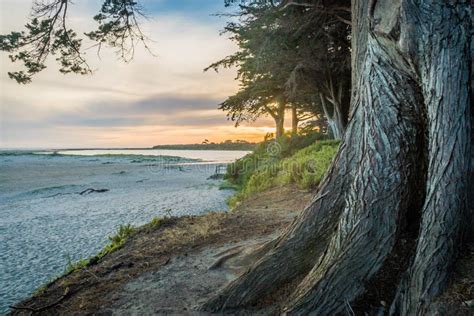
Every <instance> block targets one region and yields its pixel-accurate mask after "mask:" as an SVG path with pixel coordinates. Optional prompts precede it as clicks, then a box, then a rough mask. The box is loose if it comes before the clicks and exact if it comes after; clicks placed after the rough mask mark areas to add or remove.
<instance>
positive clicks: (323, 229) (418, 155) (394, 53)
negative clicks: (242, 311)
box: [203, 0, 471, 315]
mask: <svg viewBox="0 0 474 316" xmlns="http://www.w3.org/2000/svg"><path fill="white" fill-rule="evenodd" d="M470 9H471V8H470V5H469V3H468V2H463V3H457V4H452V3H451V4H450V3H448V2H447V1H444V0H425V1H422V0H418V1H416V0H397V1H394V0H378V1H366V0H355V1H353V27H354V35H355V36H354V43H353V45H354V46H355V47H354V49H353V52H354V53H355V54H356V56H354V58H353V63H354V64H353V66H354V71H355V72H356V73H355V74H354V76H353V79H354V83H353V84H354V87H353V89H352V91H353V98H352V101H351V109H352V112H351V120H350V122H349V125H348V128H347V131H346V133H345V136H344V140H343V143H342V144H341V147H340V149H339V153H338V154H337V156H336V158H335V160H334V162H333V165H332V167H331V168H330V170H329V172H328V174H327V176H326V178H325V180H324V181H323V182H322V184H321V186H320V188H319V190H318V193H317V195H316V196H315V198H314V200H313V202H312V203H311V204H310V205H309V206H308V207H307V208H306V209H305V210H304V211H303V212H302V214H301V215H300V216H299V217H298V218H297V219H296V221H295V222H294V223H293V224H292V225H291V226H290V227H289V228H288V229H287V231H286V232H285V233H284V234H283V235H282V236H281V237H279V238H278V240H276V241H274V242H273V243H274V246H273V247H272V248H271V249H270V250H269V251H268V253H266V254H265V255H264V256H262V257H261V258H260V259H259V260H258V261H257V262H256V263H255V264H254V265H253V266H252V267H251V268H250V269H249V271H248V272H247V273H245V274H244V275H242V276H241V277H239V278H238V279H237V280H235V281H233V282H232V283H231V284H230V285H229V286H227V287H226V288H225V289H224V290H223V291H222V292H221V293H220V295H219V296H217V297H215V298H214V299H212V300H210V301H209V302H207V303H206V304H205V305H204V307H203V308H204V309H205V310H211V311H219V310H223V309H232V308H239V307H240V306H243V305H251V304H256V303H258V302H259V300H261V299H262V298H263V297H265V296H266V295H269V294H270V293H272V292H274V291H276V290H279V289H280V288H281V287H282V286H283V285H285V284H287V283H290V282H292V281H295V280H299V281H298V284H297V286H296V288H295V289H294V291H293V294H292V295H291V296H290V297H289V299H288V300H287V301H286V302H284V304H283V307H284V310H285V311H286V312H287V313H288V314H297V315H306V314H309V313H311V314H315V315H334V314H335V313H338V312H341V311H342V310H343V309H344V308H345V307H346V306H348V305H349V304H350V303H351V302H352V301H354V300H355V299H356V298H358V297H360V296H361V295H362V294H363V293H364V290H365V287H366V285H367V284H368V283H369V282H370V281H371V280H373V279H374V277H375V276H376V274H377V272H378V271H379V270H380V269H384V264H385V263H386V259H387V258H388V257H389V256H390V254H391V252H392V251H393V249H394V245H395V244H397V241H398V238H399V237H400V235H401V234H402V233H403V232H404V231H405V230H407V229H408V227H409V226H410V227H412V226H415V227H417V226H419V237H418V241H417V246H416V251H415V255H414V256H413V258H411V264H410V267H409V268H408V271H407V272H406V273H405V275H404V276H403V278H402V279H401V280H400V285H399V289H398V292H397V295H396V297H395V298H392V299H393V301H394V303H393V304H392V307H391V312H392V313H393V314H395V315H398V314H402V315H417V314H418V315H420V314H424V313H426V311H427V309H428V308H429V306H430V302H431V301H432V300H433V299H434V298H435V297H436V296H437V295H439V294H440V293H441V291H442V290H443V289H444V287H445V286H446V283H447V279H448V276H449V271H450V267H451V265H452V263H453V260H454V259H455V257H456V250H457V249H456V245H458V244H459V241H460V238H461V235H462V231H463V229H464V227H463V224H464V223H466V222H467V221H466V219H467V218H468V216H467V213H466V210H467V209H466V201H467V189H468V174H469V165H470V146H471V142H470V82H469V79H470V46H469V45H470V30H471V25H470V19H469V10H470ZM410 220H411V221H413V220H415V221H417V225H407V221H410Z"/></svg>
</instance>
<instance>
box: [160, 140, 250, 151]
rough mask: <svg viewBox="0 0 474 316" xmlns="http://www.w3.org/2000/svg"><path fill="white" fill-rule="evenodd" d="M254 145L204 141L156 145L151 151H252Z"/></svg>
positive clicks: (238, 141) (241, 142)
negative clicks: (199, 142) (200, 142)
mask: <svg viewBox="0 0 474 316" xmlns="http://www.w3.org/2000/svg"><path fill="white" fill-rule="evenodd" d="M256 146H257V144H256V143H249V142H247V141H244V140H237V141H231V140H226V141H224V142H221V143H211V142H209V141H204V142H203V143H202V144H183V145H158V146H154V147H153V149H175V150H188V149H190V150H254V149H255V147H256Z"/></svg>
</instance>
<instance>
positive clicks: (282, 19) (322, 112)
mask: <svg viewBox="0 0 474 316" xmlns="http://www.w3.org/2000/svg"><path fill="white" fill-rule="evenodd" d="M225 3H226V5H231V4H239V6H238V8H239V10H238V12H237V13H236V14H235V16H236V17H238V21H237V22H235V21H232V22H229V23H228V24H227V26H226V27H225V30H224V32H225V33H227V34H229V35H230V39H231V40H232V41H234V42H235V43H236V44H237V45H238V46H239V50H238V51H237V52H236V53H234V54H232V55H230V56H227V57H226V58H224V59H222V60H220V61H218V62H216V63H214V64H212V65H210V66H209V67H208V68H206V70H208V69H214V70H216V71H217V70H218V69H219V68H221V67H222V68H230V67H233V66H235V67H237V70H238V73H237V79H239V80H240V83H241V89H240V90H239V91H238V92H237V93H236V94H235V95H233V96H230V97H229V98H228V99H227V100H225V101H224V102H223V103H221V104H220V107H219V109H221V110H223V111H225V112H227V117H228V118H229V120H232V121H234V122H235V123H236V125H238V124H239V123H240V122H242V121H254V120H256V119H257V118H259V117H260V116H266V115H269V116H271V117H272V118H273V119H275V122H276V124H277V133H278V132H279V131H278V128H280V129H281V125H282V121H283V120H284V116H285V110H286V109H288V108H293V113H294V115H293V120H294V121H293V133H296V127H297V126H298V123H300V122H305V121H306V123H311V124H306V126H308V127H311V126H313V127H317V128H318V129H320V130H323V129H325V124H321V123H322V122H321V117H322V116H326V119H336V118H337V119H338V120H339V121H341V122H340V123H341V124H340V125H345V122H346V120H347V112H348V108H349V106H348V104H349V97H350V30H351V29H350V26H349V25H348V23H349V24H350V1H348V0H337V1H333V2H331V3H330V4H329V3H326V1H321V0H307V1H304V3H300V2H294V1H263V0H262V1H260V0H254V1H232V0H229V1H226V2H225ZM333 82H335V84H333ZM321 97H323V98H324V101H327V105H326V108H324V109H323V106H322V101H321ZM339 112H341V113H339ZM295 117H296V118H295ZM338 123H339V122H338ZM278 124H280V126H279V125H278ZM342 127H343V126H342Z"/></svg>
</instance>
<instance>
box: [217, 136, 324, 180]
mask: <svg viewBox="0 0 474 316" xmlns="http://www.w3.org/2000/svg"><path fill="white" fill-rule="evenodd" d="M327 139H328V136H327V135H326V134H322V133H317V132H311V133H308V134H305V135H291V136H284V137H280V138H279V139H278V140H275V139H267V140H265V141H264V142H262V143H260V144H259V145H258V146H257V148H256V149H255V150H254V151H253V152H252V153H250V154H248V155H246V156H245V157H243V158H241V159H239V160H237V161H236V162H235V163H233V164H230V165H229V166H228V167H227V173H226V175H225V179H226V180H228V181H229V182H231V183H232V184H235V185H238V186H240V187H243V186H244V185H245V184H246V183H247V182H248V180H249V178H250V177H251V176H252V175H253V173H254V172H255V170H257V169H259V168H260V167H261V166H263V165H269V164H273V163H275V162H278V161H280V160H282V159H284V158H287V157H290V156H291V155H293V154H294V153H296V152H297V151H299V150H300V149H303V148H305V147H308V146H310V145H311V144H313V143H315V142H317V141H323V140H327Z"/></svg>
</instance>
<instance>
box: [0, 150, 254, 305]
mask: <svg viewBox="0 0 474 316" xmlns="http://www.w3.org/2000/svg"><path fill="white" fill-rule="evenodd" d="M148 153H149V155H143V153H139V154H136V153H135V154H130V153H126V154H123V153H122V154H121V155H120V153H116V152H114V153H112V154H108V153H100V155H99V156H93V155H92V156H91V155H85V156H74V155H58V154H53V153H46V154H44V153H42V154H41V155H40V154H31V153H16V154H11V153H10V154H5V153H4V154H3V155H1V156H0V248H1V249H0V266H1V267H2V270H1V271H0V283H1V284H2V287H1V288H0V302H1V304H0V313H3V312H6V310H7V307H8V306H9V305H12V304H14V303H16V302H18V301H19V300H21V299H22V298H25V297H27V296H29V295H30V294H31V293H32V292H33V291H34V290H35V289H36V288H38V287H39V286H41V285H42V284H45V283H46V282H48V281H50V280H51V279H53V278H55V277H57V276H58V275H60V274H61V273H62V272H63V271H64V269H65V268H66V266H67V265H68V262H74V261H77V260H79V259H81V258H87V257H89V256H92V255H94V254H96V253H97V252H98V251H99V250H100V249H102V248H103V247H104V245H105V244H106V243H107V242H108V236H109V235H112V234H113V233H114V232H115V231H116V230H117V228H118V226H120V225H123V224H132V225H141V224H144V223H146V222H149V221H150V220H151V219H153V218H154V217H163V216H184V215H199V214H204V213H207V212H212V211H226V210H227V205H226V200H227V199H228V198H229V197H230V196H231V195H232V191H229V190H220V189H219V185H220V181H216V180H210V179H209V177H210V176H211V175H212V174H213V173H214V172H215V167H216V165H225V163H227V162H229V161H230V160H233V159H235V158H237V157H238V156H241V155H243V154H245V153H242V152H221V153H218V152H214V153H210V152H206V153H203V154H202V155H201V159H199V158H200V157H199V153H188V157H178V156H177V155H172V154H173V153H171V152H170V153H168V154H170V155H169V156H168V155H167V156H161V155H159V154H157V153H154V152H148ZM68 154H69V153H68ZM175 154H180V155H182V156H186V153H185V154H183V153H179V152H178V153H175ZM212 156H213V157H215V159H214V160H212V159H209V158H210V157H212ZM88 189H93V190H96V191H92V190H88ZM81 193H82V194H81Z"/></svg>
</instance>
